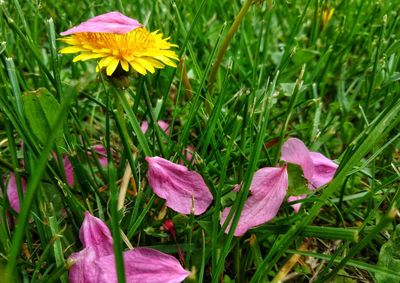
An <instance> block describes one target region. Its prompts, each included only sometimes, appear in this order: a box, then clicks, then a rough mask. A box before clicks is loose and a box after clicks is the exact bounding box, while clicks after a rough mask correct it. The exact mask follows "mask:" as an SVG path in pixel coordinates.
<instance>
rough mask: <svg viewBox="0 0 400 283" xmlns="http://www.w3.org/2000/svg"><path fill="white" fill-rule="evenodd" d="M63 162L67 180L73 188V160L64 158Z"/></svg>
mask: <svg viewBox="0 0 400 283" xmlns="http://www.w3.org/2000/svg"><path fill="white" fill-rule="evenodd" d="M63 162H64V170H65V177H66V179H67V183H68V185H69V186H71V187H73V186H74V183H75V181H74V170H73V169H72V163H71V160H69V158H68V157H67V156H64V157H63Z"/></svg>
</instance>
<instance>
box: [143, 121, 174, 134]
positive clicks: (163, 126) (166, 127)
mask: <svg viewBox="0 0 400 283" xmlns="http://www.w3.org/2000/svg"><path fill="white" fill-rule="evenodd" d="M157 124H158V126H159V127H160V128H161V130H163V131H164V132H165V133H166V134H167V135H169V124H168V123H167V122H165V121H163V120H159V121H158V122H157ZM148 128H149V123H148V122H147V121H146V120H144V121H143V122H142V124H141V125H140V130H141V131H142V133H143V134H145V133H146V132H147V130H148Z"/></svg>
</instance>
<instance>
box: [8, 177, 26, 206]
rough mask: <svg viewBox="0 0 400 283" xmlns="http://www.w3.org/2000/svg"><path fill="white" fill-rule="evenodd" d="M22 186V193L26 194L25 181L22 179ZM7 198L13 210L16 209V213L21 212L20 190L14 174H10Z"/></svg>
mask: <svg viewBox="0 0 400 283" xmlns="http://www.w3.org/2000/svg"><path fill="white" fill-rule="evenodd" d="M21 184H22V191H23V192H24V193H25V191H26V181H25V179H23V178H21ZM7 197H8V201H9V203H10V206H11V208H12V209H14V210H15V211H16V212H19V210H20V203H19V197H18V188H17V183H16V180H15V175H14V173H10V180H9V181H8V186H7Z"/></svg>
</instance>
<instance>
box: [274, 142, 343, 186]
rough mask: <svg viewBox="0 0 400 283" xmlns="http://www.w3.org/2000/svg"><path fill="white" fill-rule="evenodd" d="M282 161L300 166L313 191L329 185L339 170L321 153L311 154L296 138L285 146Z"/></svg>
mask: <svg viewBox="0 0 400 283" xmlns="http://www.w3.org/2000/svg"><path fill="white" fill-rule="evenodd" d="M281 160H284V161H286V162H289V163H293V164H297V165H300V167H301V169H302V170H303V173H304V177H305V178H306V179H307V181H308V183H309V188H310V189H311V190H313V189H316V188H319V187H321V186H323V185H325V184H327V183H329V182H330V181H331V180H332V178H333V177H334V175H335V173H336V169H337V168H338V165H336V164H335V163H334V162H333V161H332V160H330V159H328V158H326V157H325V156H324V155H322V154H321V153H319V152H310V151H309V150H308V149H307V147H306V146H305V145H304V143H303V142H302V141H301V140H299V139H296V138H290V139H288V140H287V141H286V142H285V143H284V144H283V147H282V155H281Z"/></svg>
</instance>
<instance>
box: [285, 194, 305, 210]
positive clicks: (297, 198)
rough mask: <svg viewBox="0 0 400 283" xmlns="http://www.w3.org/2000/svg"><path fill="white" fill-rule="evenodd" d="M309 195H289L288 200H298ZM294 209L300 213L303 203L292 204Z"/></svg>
mask: <svg viewBox="0 0 400 283" xmlns="http://www.w3.org/2000/svg"><path fill="white" fill-rule="evenodd" d="M306 197H307V196H306V195H299V196H290V197H288V199H287V201H288V202H292V201H296V200H301V199H305V198H306ZM291 206H292V207H293V209H294V212H296V213H299V211H300V208H301V203H295V204H292V205H291Z"/></svg>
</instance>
